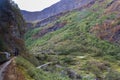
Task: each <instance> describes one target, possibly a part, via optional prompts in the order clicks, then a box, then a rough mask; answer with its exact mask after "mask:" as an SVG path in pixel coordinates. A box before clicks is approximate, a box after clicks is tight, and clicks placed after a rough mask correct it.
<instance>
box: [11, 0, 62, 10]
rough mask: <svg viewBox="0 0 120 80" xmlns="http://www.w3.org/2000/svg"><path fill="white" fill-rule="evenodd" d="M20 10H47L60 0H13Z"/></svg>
mask: <svg viewBox="0 0 120 80" xmlns="http://www.w3.org/2000/svg"><path fill="white" fill-rule="evenodd" d="M13 1H15V2H16V3H17V4H18V6H19V7H20V9H22V10H28V11H40V10H43V9H44V8H47V7H49V6H51V5H53V4H55V3H56V2H58V1H60V0H13Z"/></svg>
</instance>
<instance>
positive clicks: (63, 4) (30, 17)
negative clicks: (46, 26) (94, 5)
mask: <svg viewBox="0 0 120 80" xmlns="http://www.w3.org/2000/svg"><path fill="white" fill-rule="evenodd" d="M94 1H95V0H61V1H60V2H58V3H56V4H54V5H52V6H51V7H49V8H46V9H44V10H43V11H40V12H39V11H38V12H28V11H21V12H22V14H23V16H24V18H25V20H26V21H27V22H29V21H41V20H43V19H46V18H48V17H50V16H53V15H56V14H59V13H61V12H66V11H69V10H73V9H75V8H80V7H82V6H84V5H86V4H88V3H90V2H94Z"/></svg>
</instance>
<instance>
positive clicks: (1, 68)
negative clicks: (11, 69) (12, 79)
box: [0, 60, 12, 80]
mask: <svg viewBox="0 0 120 80" xmlns="http://www.w3.org/2000/svg"><path fill="white" fill-rule="evenodd" d="M11 61H12V60H9V61H8V62H6V63H4V64H3V65H1V66H0V80H3V78H4V75H5V74H4V73H5V71H6V68H7V67H8V65H9V64H10V63H11Z"/></svg>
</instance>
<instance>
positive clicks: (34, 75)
mask: <svg viewBox="0 0 120 80" xmlns="http://www.w3.org/2000/svg"><path fill="white" fill-rule="evenodd" d="M16 63H17V65H18V66H19V67H22V68H21V69H23V70H22V71H24V70H25V72H27V73H26V75H25V76H28V75H29V77H26V80H70V79H69V78H67V77H62V76H61V75H59V74H57V73H49V72H44V71H43V70H41V69H37V68H36V67H35V66H34V65H33V64H31V63H30V62H29V61H27V60H26V59H24V58H22V57H18V58H16ZM28 78H29V79H28Z"/></svg>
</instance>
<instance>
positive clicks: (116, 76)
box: [105, 70, 120, 80]
mask: <svg viewBox="0 0 120 80" xmlns="http://www.w3.org/2000/svg"><path fill="white" fill-rule="evenodd" d="M105 80H120V72H117V71H114V70H110V71H109V72H108V73H107V74H106V76H105Z"/></svg>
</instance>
